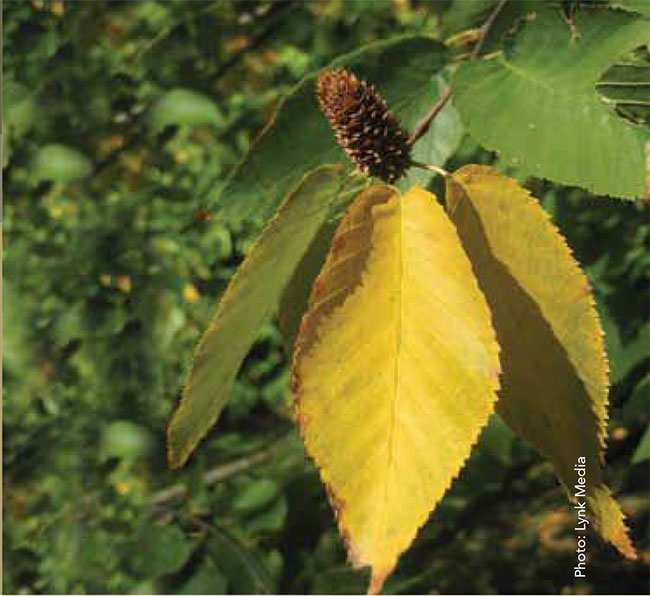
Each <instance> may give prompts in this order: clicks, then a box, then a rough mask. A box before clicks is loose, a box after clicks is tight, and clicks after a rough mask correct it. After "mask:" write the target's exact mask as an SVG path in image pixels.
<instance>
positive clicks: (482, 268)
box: [447, 166, 635, 557]
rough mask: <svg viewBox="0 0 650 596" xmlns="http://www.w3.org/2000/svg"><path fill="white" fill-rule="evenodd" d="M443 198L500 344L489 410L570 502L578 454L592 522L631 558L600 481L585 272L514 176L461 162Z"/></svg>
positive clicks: (602, 429) (597, 343)
mask: <svg viewBox="0 0 650 596" xmlns="http://www.w3.org/2000/svg"><path fill="white" fill-rule="evenodd" d="M447 195H448V199H447V200H448V208H449V211H450V214H451V217H452V219H453V221H454V223H455V224H456V226H457V228H458V233H459V235H460V238H461V240H462V242H463V245H464V246H465V250H466V251H467V253H468V255H469V257H470V260H471V261H472V265H473V267H474V272H475V274H476V276H477V278H478V280H479V283H480V285H481V289H482V290H483V292H484V294H485V296H486V298H487V299H488V302H489V304H490V307H491V309H492V316H493V322H494V326H495V329H496V332H497V337H498V340H499V345H500V347H501V362H502V365H503V376H502V382H501V385H502V387H501V391H500V395H499V401H498V403H497V412H498V413H499V415H500V416H501V417H502V418H503V420H504V421H506V422H507V423H508V424H509V425H510V426H511V427H512V428H513V429H514V430H515V431H516V432H517V433H518V434H519V435H520V436H521V437H522V438H524V439H526V440H527V441H529V442H530V443H532V444H533V445H534V446H535V447H536V448H537V449H538V450H539V451H540V452H541V453H543V454H544V455H546V456H547V457H548V458H549V459H550V460H551V461H552V462H553V464H554V466H555V469H556V471H557V474H558V476H559V477H560V479H561V480H562V482H563V483H564V485H565V486H566V487H567V490H568V492H569V496H570V497H572V498H573V499H575V494H576V492H578V495H579V494H580V491H579V490H578V488H576V485H577V484H578V472H577V470H575V469H574V467H575V466H576V465H577V464H578V458H580V457H584V458H586V464H587V466H586V482H587V484H586V500H587V504H588V506H589V508H590V510H591V517H592V521H593V522H594V523H595V525H596V527H597V528H598V530H599V532H600V534H601V535H602V536H603V538H605V539H606V540H608V541H609V542H611V543H612V544H614V545H615V546H616V547H617V548H618V550H619V551H620V552H621V553H623V554H624V555H625V556H628V557H634V556H635V555H634V548H633V546H632V544H631V542H630V540H629V538H628V536H627V531H626V528H625V524H624V523H623V515H622V513H621V511H620V509H619V507H618V505H617V504H616V502H615V501H614V499H613V498H612V496H611V494H610V492H609V489H608V488H607V487H606V486H605V485H604V483H603V475H602V469H601V466H602V463H603V450H604V446H605V438H606V421H607V394H608V385H609V381H608V366H607V358H606V356H605V346H604V342H603V332H602V329H601V326H600V322H599V319H598V315H597V313H596V309H595V307H594V300H593V297H592V294H591V290H590V288H589V283H588V281H587V278H586V277H585V276H584V274H583V273H582V272H581V270H580V268H579V266H578V264H577V263H576V261H575V260H574V259H573V256H572V255H571V251H570V249H569V247H568V246H567V245H566V242H565V241H564V239H563V238H562V236H561V235H560V233H559V232H558V230H557V229H556V228H555V227H554V226H553V224H552V223H551V221H550V220H549V217H548V215H547V214H546V213H545V212H544V211H543V210H542V208H541V207H540V206H539V204H538V203H537V202H536V201H535V200H534V199H533V198H532V197H531V196H530V195H529V194H528V192H527V191H526V190H525V189H523V188H521V187H520V186H519V185H518V184H517V182H515V181H514V180H511V179H510V178H507V177H505V176H502V175H500V174H498V173H497V172H495V171H493V170H491V169H490V168H487V167H484V166H466V167H463V168H461V169H460V170H459V171H457V172H456V173H455V174H454V175H453V176H452V177H450V179H449V180H448V183H447ZM578 486H579V485H578ZM577 500H578V501H580V502H581V501H584V500H585V499H581V498H578V499H577Z"/></svg>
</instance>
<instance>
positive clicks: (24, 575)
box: [2, 0, 650, 594]
mask: <svg viewBox="0 0 650 596" xmlns="http://www.w3.org/2000/svg"><path fill="white" fill-rule="evenodd" d="M478 4H480V5H481V6H482V7H483V8H481V7H479V10H466V8H467V7H466V3H463V2H449V1H446V0H445V1H441V2H435V3H433V2H423V1H419V2H418V1H417V0H392V1H389V0H374V1H372V2H369V1H364V0H355V1H349V2H343V0H332V1H313V2H292V1H287V2H261V1H240V2H227V1H218V0H215V1H205V2H183V1H172V0H167V1H162V0H161V1H154V0H143V1H140V2H112V1H109V0H101V1H100V0H97V1H94V2H73V1H65V2H64V1H62V0H52V1H50V2H46V1H45V0H31V1H26V0H25V1H5V2H4V3H3V19H4V31H3V32H4V36H3V51H4V64H3V78H4V80H3V89H2V91H3V104H4V110H3V174H4V190H5V204H4V218H5V220H4V221H5V224H4V225H5V234H4V238H3V243H4V244H3V246H4V273H5V275H4V292H3V304H4V310H3V315H4V337H3V339H4V351H3V352H4V354H3V358H4V359H3V365H4V393H3V397H4V400H3V422H4V427H3V428H4V451H3V466H4V486H3V488H4V503H3V507H4V522H5V523H4V528H3V531H4V566H3V568H4V577H3V589H4V591H5V592H6V593H100V592H101V593H155V592H162V593H179V594H208V593H225V592H229V593H273V592H286V593H349V592H358V591H360V590H362V589H364V585H365V583H366V579H367V578H366V577H365V572H363V571H360V572H359V571H354V570H352V569H351V568H350V567H349V566H348V565H347V564H346V562H345V554H344V549H343V547H342V545H341V542H340V539H339V538H338V535H337V532H336V527H335V521H334V519H333V515H332V512H331V509H330V507H329V504H328V502H327V498H326V495H325V493H324V490H323V488H322V486H321V484H320V482H319V479H318V474H317V472H316V471H315V470H314V468H313V466H312V465H311V463H310V462H308V461H307V460H306V458H305V455H304V452H303V450H302V446H301V443H300V440H299V439H298V437H297V435H296V433H295V431H294V430H293V426H292V424H291V422H290V419H289V416H288V412H287V407H286V390H287V369H286V364H287V354H286V352H285V351H284V349H283V346H282V341H281V336H280V334H279V332H278V330H277V328H276V326H275V325H268V326H267V327H266V328H265V329H264V331H263V333H262V334H261V336H260V337H259V339H258V341H257V343H256V344H255V346H254V348H253V350H252V351H251V353H250V355H249V357H248V358H247V359H246V361H245V363H244V366H243V369H242V371H241V373H240V377H239V381H238V383H237V385H236V388H235V391H234V394H233V396H232V398H231V401H230V403H229V405H228V407H227V408H226V410H225V411H224V414H223V416H222V418H221V420H220V424H219V427H218V429H217V430H216V431H214V432H213V433H212V434H211V435H210V437H209V439H208V440H207V441H205V442H204V443H203V445H202V446H201V448H200V449H199V451H198V452H197V453H196V454H195V455H194V456H193V458H192V461H191V463H190V465H189V466H188V467H187V468H185V469H184V470H183V471H181V472H175V473H171V472H169V471H168V470H167V467H166V462H165V427H166V424H167V422H168V419H169V416H170V413H171V412H172V410H173V408H174V407H175V405H176V403H177V401H178V398H179V395H180V390H181V387H182V383H183V382H184V378H185V373H186V370H187V367H188V363H189V361H190V359H191V356H192V352H193V348H194V345H195V343H196V341H197V339H198V337H199V335H200V333H201V332H202V331H203V329H204V328H205V326H206V325H207V322H208V320H209V318H210V316H211V315H212V312H213V310H214V307H215V304H216V302H217V300H218V298H219V296H220V295H221V293H222V292H223V290H224V288H225V285H226V283H227V281H228V279H229V278H230V277H231V276H232V274H233V272H234V270H235V269H236V267H237V265H238V263H239V262H240V261H241V259H242V256H243V254H245V252H246V250H247V248H248V247H249V246H250V244H251V242H252V241H253V239H254V232H255V231H257V230H258V229H259V224H260V222H259V221H245V222H240V223H237V224H229V225H225V224H223V223H218V221H217V220H218V217H217V216H218V214H215V213H213V211H212V210H211V205H210V204H205V203H203V202H202V200H201V197H203V196H205V195H206V190H208V189H207V188H206V186H211V185H213V184H215V180H216V181H217V184H223V182H224V181H225V177H226V176H227V174H228V173H229V172H230V171H232V169H233V167H234V165H235V164H236V163H237V162H238V161H239V160H241V158H242V157H243V155H244V154H245V152H246V150H247V148H248V147H249V145H250V143H251V141H252V139H254V138H255V137H256V135H258V134H259V132H260V131H261V129H262V128H263V126H264V124H265V122H266V121H267V119H268V118H269V117H270V116H271V114H272V113H273V110H274V108H275V107H276V106H277V104H278V101H279V100H280V99H281V98H282V97H283V96H285V95H286V93H287V92H288V91H289V90H290V89H291V88H292V87H293V86H294V85H295V84H296V83H297V82H298V81H299V80H300V79H301V78H302V77H303V76H305V75H306V74H308V73H310V72H313V71H314V70H315V69H318V68H319V67H321V66H322V65H323V64H326V63H327V62H329V61H330V60H331V59H333V58H334V57H336V56H338V55H340V54H342V53H344V52H348V51H352V50H355V49H357V48H358V47H360V46H361V45H363V44H365V43H369V42H372V41H376V40H380V39H388V38H390V37H393V36H396V35H399V34H402V33H409V34H428V35H431V36H434V37H437V38H440V37H441V36H442V35H443V34H444V35H448V34H451V33H456V32H458V31H461V30H464V29H467V28H471V27H475V26H477V25H479V24H480V22H481V20H480V19H479V17H480V18H484V17H482V16H481V15H479V14H478V13H481V12H484V11H485V7H486V6H488V5H490V2H480V3H477V5H478ZM447 11H449V12H447ZM447 14H449V21H448V22H447V21H445V15H447ZM497 26H498V23H497ZM497 30H498V28H497ZM603 150H606V148H604V149H603ZM468 162H477V163H492V162H496V163H497V165H499V164H498V160H496V157H495V156H494V155H493V154H490V153H487V152H485V151H482V150H480V149H479V148H478V147H477V146H476V145H475V144H474V143H473V141H471V139H469V138H468V137H466V138H465V140H464V141H463V143H462V144H461V147H460V149H459V150H458V151H457V152H456V154H455V155H454V156H453V157H452V159H451V160H450V163H448V166H447V167H449V168H453V167H454V166H456V165H459V164H464V163H468ZM504 169H507V171H508V172H509V173H510V174H512V175H518V172H517V171H515V170H513V169H512V168H504ZM527 184H528V186H529V187H530V188H531V190H532V191H533V192H534V194H535V196H537V197H539V198H540V199H541V201H542V203H543V205H544V206H545V207H546V208H547V209H548V210H549V212H550V213H551V214H552V216H553V218H554V220H555V221H556V223H557V224H558V225H559V226H560V228H561V229H562V231H563V233H564V234H565V235H566V237H567V238H568V241H569V244H570V245H571V246H572V248H573V249H574V251H575V253H576V256H577V257H578V259H579V261H580V262H581V263H582V264H583V266H585V267H586V270H587V272H588V274H589V276H590V280H591V282H592V285H593V287H594V288H595V291H596V296H597V299H598V306H599V309H600V312H601V315H602V318H603V323H604V327H605V329H606V332H607V341H608V349H609V353H610V359H611V364H612V382H613V387H612V392H611V401H612V409H611V421H610V424H611V433H610V450H609V453H608V464H609V470H610V475H611V484H612V486H613V488H614V489H615V491H617V492H618V493H619V495H620V501H621V503H622V505H623V508H624V509H625V510H626V511H627V512H628V514H629V516H630V526H631V529H632V535H633V538H634V540H635V542H636V544H637V546H638V548H639V552H640V559H641V561H640V562H639V563H629V562H624V561H622V560H621V559H620V558H619V557H618V556H617V555H616V554H615V553H614V552H613V551H612V550H611V549H609V548H608V547H606V546H603V545H602V544H601V543H599V542H598V541H597V540H596V538H595V537H594V538H593V540H591V541H590V542H589V566H588V578H587V580H584V581H582V582H580V583H576V581H575V580H574V579H573V575H572V568H573V565H574V564H575V552H574V549H575V536H574V535H573V533H572V527H573V525H572V522H573V517H572V510H571V509H570V507H569V505H568V504H567V502H566V500H565V496H564V494H563V491H562V489H561V488H560V487H559V486H558V484H557V482H556V480H555V479H554V477H553V475H552V473H551V470H550V467H549V466H548V465H547V464H544V463H542V460H541V459H540V457H539V456H538V455H536V454H535V453H534V452H533V451H532V450H531V449H529V448H528V447H527V446H526V445H524V444H522V443H521V442H518V441H513V440H512V436H511V434H510V433H509V431H508V430H507V428H506V427H505V426H504V425H503V424H502V423H500V421H499V420H498V419H497V418H495V419H494V420H493V421H492V423H491V424H490V426H489V427H488V428H487V429H486V431H485V432H484V434H483V436H482V439H481V443H480V445H479V447H478V448H477V449H476V450H475V452H474V454H473V456H472V459H471V460H470V463H469V465H468V466H467V467H466V469H465V470H464V471H463V473H462V474H461V477H460V478H459V479H458V481H457V482H456V483H455V484H454V486H453V488H452V490H451V491H450V493H449V494H448V495H447V496H446V497H445V499H444V500H443V502H442V504H441V505H440V507H439V508H438V510H437V511H436V513H435V515H434V516H433V517H432V519H431V520H430V521H429V523H427V524H426V525H425V527H424V528H423V529H422V531H421V532H420V534H419V536H418V538H417V540H416V542H415V544H414V546H413V548H412V549H411V550H410V551H409V552H408V553H407V554H406V555H405V556H404V557H403V558H402V560H401V562H400V566H399V567H398V569H397V571H396V573H395V574H394V575H393V577H392V578H391V579H390V580H389V582H388V583H387V585H386V588H385V589H386V592H392V593H418V592H424V591H431V590H434V591H436V592H443V593H444V592H447V593H480V592H506V593H507V592H524V593H525V592H537V593H540V592H550V593H560V592H562V593H586V592H600V593H616V592H630V593H635V592H636V593H647V587H648V584H647V580H648V576H647V562H648V560H649V557H650V555H649V554H648V547H649V537H648V469H647V464H648V461H647V457H648V453H647V443H648V440H647V435H646V439H645V440H644V441H645V443H644V444H645V445H646V446H645V447H641V449H640V450H638V446H639V444H640V442H641V439H642V436H643V434H644V432H645V430H646V427H647V424H648V418H649V411H648V410H649V407H648V399H647V398H648V383H649V381H648V378H649V377H648V318H647V314H648V313H647V295H648V265H649V264H650V263H649V262H648V261H649V257H648V250H647V245H648V240H649V236H650V228H649V226H648V206H647V204H644V203H623V202H614V201H609V200H606V199H603V198H593V197H591V196H589V195H587V194H585V193H584V192H582V191H579V190H577V189H570V188H565V187H561V186H557V185H553V184H550V183H548V182H544V181H541V180H528V181H527ZM209 190H212V189H211V188H210V189H209ZM644 450H645V451H644ZM644 454H645V455H644Z"/></svg>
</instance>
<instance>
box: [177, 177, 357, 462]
mask: <svg viewBox="0 0 650 596" xmlns="http://www.w3.org/2000/svg"><path fill="white" fill-rule="evenodd" d="M358 188H359V179H358V178H356V177H355V178H346V177H345V176H344V172H343V168H342V167H341V166H331V165H330V166H323V167H321V168H318V169H317V170H315V171H313V172H311V173H309V174H308V175H306V176H305V177H304V179H303V180H302V182H301V183H300V184H299V185H298V186H297V188H296V189H295V190H294V191H293V192H292V193H291V194H290V195H289V196H288V197H287V198H286V200H285V201H284V203H283V204H282V206H281V207H280V209H279V211H278V213H277V215H276V216H275V218H274V219H273V220H271V221H270V222H269V224H268V225H267V227H266V228H265V229H264V231H263V232H262V234H261V235H260V238H259V239H258V241H257V243H256V244H255V246H254V247H253V249H252V250H251V252H250V253H249V255H248V256H247V258H246V260H245V261H244V263H243V264H242V265H241V267H240V268H239V270H238V271H237V273H236V275H235V276H234V277H233V279H232V280H231V282H230V285H229V286H228V288H227V290H226V292H225V294H224V296H223V298H222V300H221V303H220V305H219V308H218V309H217V312H216V314H215V316H214V318H213V319H212V322H211V323H210V327H209V329H208V330H207V331H206V333H205V335H204V336H203V338H202V339H201V342H200V344H199V346H198V348H197V351H196V354H195V356H194V362H193V365H192V370H191V371H190V376H189V380H188V382H187V385H186V388H185V392H184V395H183V400H182V401H181V404H180V406H179V408H178V410H177V411H176V413H175V414H174V417H173V419H172V421H171V423H170V425H169V431H168V450H169V461H170V465H171V466H172V467H179V466H181V465H183V463H184V462H185V461H186V460H187V458H188V457H189V455H190V454H191V452H192V451H193V450H194V448H195V447H196V445H197V443H198V442H199V441H200V439H201V438H202V437H203V435H205V433H206V432H207V431H208V429H209V428H210V427H211V426H212V425H213V424H214V423H215V422H216V420H217V418H218V416H219V413H220V412H221V410H222V408H223V407H224V405H225V403H226V401H227V399H228V396H229V394H230V391H231V389H232V386H233V383H234V381H235V377H236V374H237V371H238V369H239V366H240V365H241V363H242V361H243V359H244V358H245V357H246V354H247V353H248V351H249V349H250V347H251V345H252V344H253V342H254V341H255V339H256V337H257V334H258V332H259V330H260V328H261V327H262V325H263V324H264V322H265V321H266V320H267V319H268V318H270V316H271V315H272V314H273V313H274V311H275V310H276V308H277V305H278V302H279V300H280V297H281V296H282V293H283V291H284V289H285V287H286V285H287V283H288V282H289V280H290V279H291V276H292V275H293V273H294V270H295V268H296V266H297V265H298V263H299V262H300V259H301V258H302V256H303V254H304V253H305V251H306V250H307V248H308V247H309V245H310V244H311V242H312V240H313V238H314V236H315V235H316V233H317V232H318V230H319V228H320V227H321V225H322V224H323V222H324V221H325V220H326V219H327V218H328V217H329V214H330V210H331V209H333V208H335V205H336V204H337V203H338V202H343V203H345V201H346V200H348V199H349V198H350V196H352V195H354V194H356V192H357V191H358Z"/></svg>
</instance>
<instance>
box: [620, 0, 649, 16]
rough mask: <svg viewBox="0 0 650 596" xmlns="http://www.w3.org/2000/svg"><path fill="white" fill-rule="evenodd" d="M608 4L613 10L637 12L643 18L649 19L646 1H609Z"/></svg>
mask: <svg viewBox="0 0 650 596" xmlns="http://www.w3.org/2000/svg"><path fill="white" fill-rule="evenodd" d="M610 4H611V5H612V6H613V7H615V8H622V9H623V10H630V11H632V12H638V13H639V14H642V15H643V16H645V17H650V2H648V0H611V2H610Z"/></svg>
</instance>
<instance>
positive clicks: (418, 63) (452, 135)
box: [207, 36, 461, 219]
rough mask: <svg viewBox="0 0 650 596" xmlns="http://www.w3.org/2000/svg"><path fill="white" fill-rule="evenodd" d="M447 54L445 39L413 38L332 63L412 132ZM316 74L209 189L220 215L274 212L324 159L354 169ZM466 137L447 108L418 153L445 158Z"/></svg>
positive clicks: (435, 160) (432, 159)
mask: <svg viewBox="0 0 650 596" xmlns="http://www.w3.org/2000/svg"><path fill="white" fill-rule="evenodd" d="M445 57H446V51H445V48H444V46H443V45H442V44H441V43H439V42H437V41H434V40H432V39H428V38H424V37H418V36H415V37H413V36H411V37H401V38H397V39H392V40H388V41H381V42H377V43H374V44H369V45H367V46H365V47H364V48H362V49H360V50H358V51H356V52H352V53H350V54H346V55H344V56H341V57H340V58H337V59H336V60H334V61H333V62H332V63H331V65H330V67H337V66H345V67H346V68H349V69H350V70H352V71H353V72H354V73H355V74H356V75H357V76H359V77H361V78H363V79H366V80H367V81H369V82H370V83H372V84H373V85H375V86H376V88H377V90H378V91H379V92H380V93H381V94H382V96H383V98H384V99H385V100H386V101H387V103H388V106H389V107H390V108H391V110H392V111H393V112H394V113H395V114H396V115H397V116H398V117H399V118H400V120H401V122H402V124H403V125H404V126H405V127H406V128H407V129H409V130H411V129H412V128H413V127H414V126H415V124H416V122H417V121H418V120H419V119H420V118H422V117H423V116H424V115H425V114H426V112H427V111H428V110H429V108H430V107H431V106H432V105H433V104H434V103H435V102H436V100H437V99H438V97H439V95H440V90H439V86H438V84H437V82H436V81H435V80H434V79H433V77H434V75H435V74H436V73H437V72H439V71H440V70H441V69H442V67H443V66H444V61H445ZM316 76H317V75H316V74H312V75H310V76H309V77H307V78H305V79H304V80H303V81H302V82H301V83H300V84H299V85H297V86H296V88H295V89H294V90H293V91H292V92H291V93H290V95H289V96H288V97H287V98H286V99H285V100H284V102H283V103H282V105H281V106H280V107H279V109H278V111H277V113H276V115H275V116H274V118H273V119H272V120H271V122H269V124H268V126H267V128H266V130H265V131H264V132H263V133H262V135H261V137H260V138H259V139H258V140H257V141H256V142H255V143H254V144H253V146H252V148H251V150H250V152H249V153H248V155H247V156H246V157H245V159H244V160H243V161H242V163H241V164H240V165H239V166H238V167H237V168H236V170H235V171H234V173H233V174H232V176H231V177H230V178H229V180H228V181H227V183H226V184H225V186H224V187H222V188H217V187H214V188H212V189H211V194H210V196H209V197H207V200H215V201H216V205H217V207H218V209H219V213H220V215H221V216H223V217H226V218H234V219H238V218H242V217H247V216H251V215H255V216H256V217H269V216H270V215H271V214H272V213H273V211H274V210H275V208H276V207H277V206H278V204H279V203H280V201H281V200H282V198H283V197H284V195H285V194H286V193H287V192H288V191H289V190H291V188H293V187H294V186H295V184H296V183H297V182H298V181H299V180H300V179H301V177H302V176H303V175H304V174H305V172H307V171H309V170H311V169H313V168H315V167H317V166H318V165H320V164H323V163H337V162H340V163H343V164H345V165H346V167H350V168H351V165H350V162H349V160H348V159H347V157H346V156H345V154H344V153H343V150H342V149H341V148H340V147H339V146H338V145H337V143H336V140H335V138H334V135H333V133H332V130H331V128H330V125H329V123H328V121H327V119H326V118H325V117H324V116H323V114H322V113H321V112H320V110H319V108H318V104H317V101H316V96H315V87H314V82H315V80H316ZM460 136H461V130H460V125H459V121H458V116H457V114H456V113H455V111H454V109H453V107H452V108H451V109H449V106H448V107H447V108H446V109H445V110H444V111H443V112H442V113H441V114H440V116H439V118H437V119H436V121H435V122H434V124H433V126H432V128H431V130H430V132H429V134H428V135H427V137H426V138H424V139H423V140H422V141H421V142H420V143H419V144H418V146H416V150H415V152H414V158H415V159H417V160H419V161H423V162H425V163H432V164H440V163H442V162H443V161H444V160H445V159H447V157H449V155H450V154H451V153H452V152H453V151H454V149H455V148H456V146H457V144H458V142H459V141H460ZM420 175H421V174H420ZM425 177H427V176H426V175H425ZM428 177H430V176H428ZM428 177H427V179H428ZM215 184H216V182H215Z"/></svg>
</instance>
